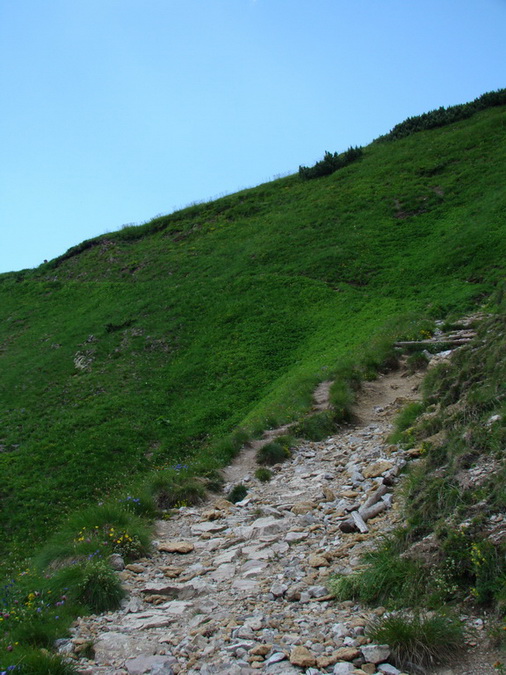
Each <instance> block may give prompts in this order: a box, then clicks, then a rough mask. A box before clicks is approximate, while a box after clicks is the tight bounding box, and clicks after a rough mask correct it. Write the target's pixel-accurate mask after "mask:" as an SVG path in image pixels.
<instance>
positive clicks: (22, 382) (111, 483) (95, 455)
mask: <svg viewBox="0 0 506 675" xmlns="http://www.w3.org/2000/svg"><path fill="white" fill-rule="evenodd" d="M505 131H506V109H505V108H504V107H496V108H493V109H490V110H486V111H483V112H480V113H478V114H476V115H475V116H474V117H473V118H471V119H469V120H465V121H462V122H458V123H455V124H453V125H451V126H447V127H444V128H441V129H435V130H430V131H423V132H420V133H417V134H414V135H412V136H410V137H408V138H405V139H402V140H399V141H396V142H393V143H375V144H373V145H371V146H369V147H368V148H364V153H363V157H362V158H361V159H360V160H359V161H357V162H355V163H354V164H352V165H350V166H348V167H346V168H344V169H342V170H340V171H338V172H337V173H335V174H332V175H331V176H328V177H325V178H320V179H318V180H313V181H307V182H303V181H300V180H299V178H298V177H297V176H290V177H287V178H283V179H280V180H277V181H273V182H271V183H267V184H265V185H261V186H259V187H258V188H254V189H251V190H245V191H242V192H239V193H237V194H234V195H231V196H228V197H224V198H223V199H219V200H217V201H214V202H211V203H207V204H202V205H199V206H193V207H190V208H188V209H185V210H183V211H179V212H177V213H174V214H171V215H169V216H165V217H161V218H157V219H155V220H154V221H151V222H150V223H146V224H145V225H142V226H139V227H128V228H125V229H123V230H121V231H119V232H115V233H112V234H107V235H104V236H102V237H98V238H96V239H94V240H90V241H87V242H83V243H82V244H80V245H79V246H77V247H75V248H74V249H71V250H70V251H68V252H67V253H66V254H65V255H63V256H61V257H60V258H58V259H56V260H53V261H51V262H49V263H47V264H44V265H42V266H41V267H39V268H38V269H36V270H33V271H31V270H25V271H23V272H19V273H13V274H7V275H2V276H0V365H1V368H2V378H1V382H0V419H1V432H0V449H1V452H0V475H1V476H2V481H1V485H0V507H1V513H0V527H1V528H2V531H3V533H4V535H3V536H2V539H1V542H0V554H1V557H2V559H3V560H8V554H9V553H11V552H13V551H14V552H19V551H26V550H29V549H30V548H31V547H32V546H34V545H35V544H37V543H38V542H39V541H40V540H41V539H42V538H43V537H44V536H45V535H46V534H47V532H48V531H51V530H53V529H54V528H55V527H56V526H57V525H58V524H59V522H61V520H62V519H63V518H64V516H65V514H66V513H68V512H69V511H72V510H73V509H75V508H77V507H78V506H81V505H84V504H86V503H90V502H93V501H95V500H97V499H98V498H99V497H100V498H104V497H105V496H106V495H107V494H109V493H111V492H113V491H115V490H118V489H120V488H124V489H127V488H128V486H129V485H130V484H131V481H132V479H133V478H134V477H135V476H136V475H138V474H142V473H146V472H148V471H151V470H153V469H159V468H161V467H167V466H171V465H174V464H176V463H178V462H184V463H186V464H188V463H192V462H193V463H197V462H199V461H202V460H201V459H199V458H201V457H202V455H203V454H204V455H205V456H206V457H208V458H211V459H213V460H216V462H219V461H224V460H226V459H227V458H229V456H230V453H229V452H228V451H225V450H223V446H220V445H216V441H217V440H219V439H220V438H222V437H224V436H225V435H226V434H228V433H230V432H231V431H232V430H233V429H235V428H237V427H238V426H243V427H246V428H247V429H249V430H251V431H254V430H255V429H256V430H258V429H260V428H265V427H267V426H269V424H272V423H274V422H275V421H281V420H286V419H294V418H296V417H297V416H299V415H300V414H301V413H302V412H303V411H304V410H305V409H306V408H307V406H308V405H309V401H310V392H311V390H312V388H313V387H314V385H315V384H316V383H317V382H318V381H319V380H321V379H324V378H326V377H328V375H329V374H332V372H333V371H335V369H336V368H337V367H338V364H339V362H340V360H342V359H345V358H354V355H357V354H358V353H359V352H360V351H361V350H362V346H363V345H365V344H367V343H369V342H370V341H371V340H372V339H373V337H374V336H375V335H377V334H378V333H380V332H381V331H385V325H386V324H388V323H390V325H391V329H390V330H391V332H392V334H393V332H395V330H397V331H398V330H400V329H395V328H394V327H392V326H394V323H395V321H396V320H397V319H398V318H399V317H401V316H405V317H406V316H407V317H408V318H409V317H411V318H413V317H422V316H427V315H430V316H433V317H434V316H441V315H444V314H445V313H446V312H448V311H455V312H457V311H461V310H464V309H466V308H467V307H469V306H470V305H471V304H472V303H473V302H475V301H476V300H477V299H479V298H480V297H483V296H484V295H486V294H488V293H489V292H490V291H491V289H492V288H493V287H494V286H495V285H496V284H497V282H498V281H499V280H500V279H501V278H502V277H503V275H504V260H506V236H505V234H506V217H505V214H506V195H505V193H504V184H505V182H506V134H505ZM206 461H209V462H210V461H211V460H210V459H208V460H206Z"/></svg>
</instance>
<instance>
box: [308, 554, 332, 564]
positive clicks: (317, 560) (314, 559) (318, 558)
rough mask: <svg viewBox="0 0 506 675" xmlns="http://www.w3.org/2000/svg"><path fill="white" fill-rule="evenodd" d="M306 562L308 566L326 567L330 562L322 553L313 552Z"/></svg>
mask: <svg viewBox="0 0 506 675" xmlns="http://www.w3.org/2000/svg"><path fill="white" fill-rule="evenodd" d="M308 563H309V566H310V567H328V566H329V564H330V563H329V561H328V560H327V559H326V558H324V557H323V556H322V555H315V554H313V555H310V556H309V558H308Z"/></svg>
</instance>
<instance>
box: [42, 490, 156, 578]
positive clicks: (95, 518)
mask: <svg viewBox="0 0 506 675" xmlns="http://www.w3.org/2000/svg"><path fill="white" fill-rule="evenodd" d="M150 546H151V530H150V527H149V526H148V524H147V523H146V522H145V521H143V520H142V519H141V518H139V517H138V516H136V515H134V514H133V513H131V512H129V511H128V510H127V509H125V508H124V506H122V505H120V504H117V503H116V504H114V503H110V504H102V505H100V506H92V507H89V508H87V509H84V510H82V511H78V512H77V513H75V514H73V515H72V516H71V517H70V518H69V519H68V521H67V522H66V523H65V524H64V525H63V526H62V527H61V529H60V530H59V531H58V532H57V533H56V534H55V535H54V536H53V537H51V539H50V540H49V541H48V543H47V544H46V545H45V546H44V548H43V549H42V550H41V551H40V553H39V554H38V555H37V556H36V558H35V564H36V566H37V568H38V569H39V570H42V569H44V568H46V567H47V566H48V565H50V564H52V565H53V566H57V565H58V564H59V565H61V564H69V563H70V562H72V561H74V562H76V561H82V560H85V559H87V558H88V557H90V556H93V557H101V558H106V557H108V556H109V555H110V554H111V553H119V554H120V555H122V556H124V557H125V558H126V559H127V560H134V559H135V558H139V557H142V556H144V555H146V554H147V553H148V551H149V549H150Z"/></svg>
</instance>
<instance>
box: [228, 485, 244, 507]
mask: <svg viewBox="0 0 506 675" xmlns="http://www.w3.org/2000/svg"><path fill="white" fill-rule="evenodd" d="M247 494H248V488H247V487H246V486H245V485H242V484H239V485H234V487H233V488H232V489H231V490H230V492H229V493H228V495H227V499H228V501H229V502H232V504H236V503H237V502H240V501H241V500H243V499H244V498H245V497H246V495H247Z"/></svg>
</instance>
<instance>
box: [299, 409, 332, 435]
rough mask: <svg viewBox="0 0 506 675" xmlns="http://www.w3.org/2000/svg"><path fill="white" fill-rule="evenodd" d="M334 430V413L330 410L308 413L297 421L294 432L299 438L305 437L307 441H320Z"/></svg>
mask: <svg viewBox="0 0 506 675" xmlns="http://www.w3.org/2000/svg"><path fill="white" fill-rule="evenodd" d="M335 431H336V423H335V418H334V413H333V412H332V411H330V410H324V411H323V412H320V413H316V414H315V415H309V416H308V417H306V418H304V419H303V420H302V421H301V422H299V423H298V424H297V425H296V426H295V428H294V433H295V434H296V435H297V436H299V437H300V438H307V440H309V441H321V440H323V439H324V438H327V437H328V436H331V435H332V434H333V433H335Z"/></svg>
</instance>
